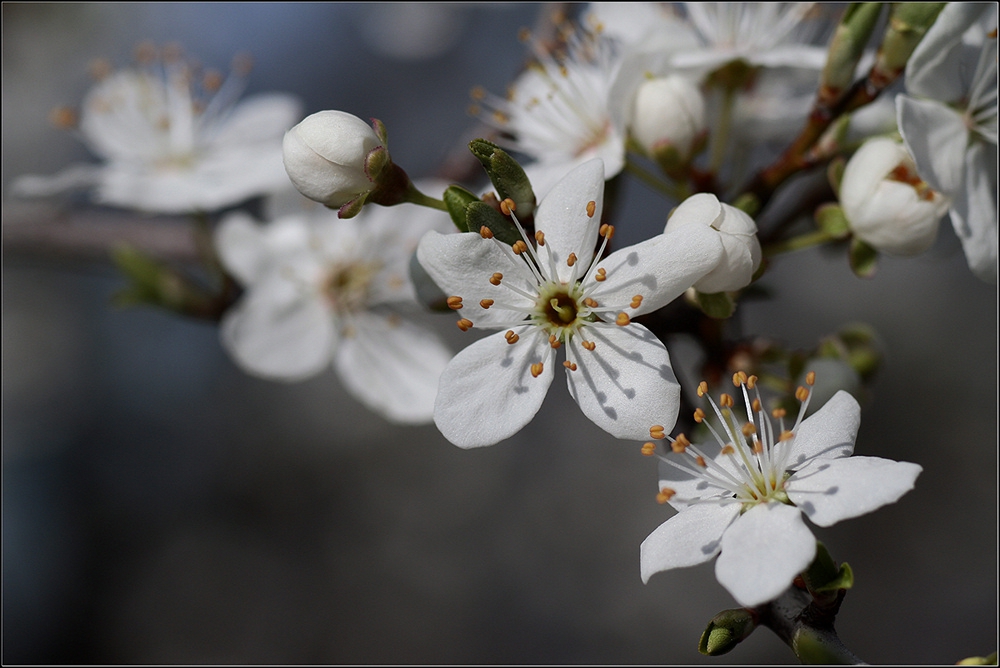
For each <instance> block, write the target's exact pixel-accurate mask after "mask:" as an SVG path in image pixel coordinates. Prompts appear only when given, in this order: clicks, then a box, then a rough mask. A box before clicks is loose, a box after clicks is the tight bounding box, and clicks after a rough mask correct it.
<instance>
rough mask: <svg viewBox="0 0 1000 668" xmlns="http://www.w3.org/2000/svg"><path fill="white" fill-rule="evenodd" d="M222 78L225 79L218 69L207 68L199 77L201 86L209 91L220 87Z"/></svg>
mask: <svg viewBox="0 0 1000 668" xmlns="http://www.w3.org/2000/svg"><path fill="white" fill-rule="evenodd" d="M224 80H225V79H224V78H223V76H222V73H221V72H219V71H218V70H209V71H207V72H205V75H204V76H203V77H202V78H201V87H202V88H204V89H205V90H207V91H208V92H209V93H214V92H215V91H217V90H219V89H220V88H222V82H223V81H224Z"/></svg>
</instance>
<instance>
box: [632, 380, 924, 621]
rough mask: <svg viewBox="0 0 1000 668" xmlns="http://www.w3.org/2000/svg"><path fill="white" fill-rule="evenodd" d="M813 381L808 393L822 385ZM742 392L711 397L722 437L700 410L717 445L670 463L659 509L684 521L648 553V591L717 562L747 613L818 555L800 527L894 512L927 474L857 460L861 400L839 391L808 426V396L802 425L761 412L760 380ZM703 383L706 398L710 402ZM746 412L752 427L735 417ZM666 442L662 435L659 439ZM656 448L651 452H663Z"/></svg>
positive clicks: (670, 458)
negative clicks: (653, 581) (663, 579)
mask: <svg viewBox="0 0 1000 668" xmlns="http://www.w3.org/2000/svg"><path fill="white" fill-rule="evenodd" d="M814 378H815V377H814V375H812V374H809V375H807V385H808V384H811V382H812V381H813V380H814ZM733 383H734V385H736V386H737V387H739V388H740V394H742V397H741V396H739V394H738V395H737V397H736V400H735V401H734V399H733V397H732V396H731V395H728V394H723V395H722V396H721V397H720V400H719V403H718V404H716V403H715V402H714V401H712V400H711V398H709V401H710V403H711V407H712V409H713V412H714V413H715V415H716V417H717V418H718V419H719V421H720V422H721V425H720V427H719V428H715V427H712V426H711V425H710V424H709V423H708V422H707V421H706V418H707V415H706V413H705V411H703V410H702V409H697V410H696V411H695V420H696V421H697V422H700V423H703V424H705V425H706V426H708V428H709V430H710V432H711V433H712V436H713V437H714V438H715V440H716V441H717V445H714V446H696V445H692V444H691V443H690V441H688V439H687V438H686V437H685V436H684V435H683V434H680V435H678V436H677V437H676V438H673V439H669V440H670V442H671V452H669V453H667V455H665V456H661V457H660V460H661V464H660V478H661V480H660V494H659V497H658V499H659V500H660V501H661V502H669V503H670V504H671V505H672V506H673V507H674V508H675V509H677V510H678V511H679V512H678V513H677V514H676V515H674V516H673V517H671V518H670V519H669V520H667V521H666V522H664V523H663V524H662V525H660V527H659V528H658V529H656V530H655V531H653V533H651V534H650V535H649V537H647V538H646V540H645V541H643V543H642V547H641V574H642V579H643V582H647V581H648V580H649V578H650V576H651V575H653V574H654V573H657V572H659V571H664V570H669V569H672V568H681V567H685V566H694V565H696V564H700V563H704V562H706V561H709V560H711V559H712V558H714V557H715V556H716V555H718V556H719V558H718V560H717V561H716V564H715V574H716V577H717V578H718V580H719V583H720V584H722V586H723V587H725V588H726V589H727V590H728V591H729V593H730V594H732V595H733V597H734V598H735V599H736V600H737V601H738V602H739V603H740V605H743V606H747V607H752V606H756V605H761V604H763V603H766V602H767V601H770V600H773V599H774V598H777V597H778V596H779V595H780V594H781V593H782V592H783V591H784V590H785V589H787V588H788V586H789V585H791V583H792V580H793V579H794V578H795V576H796V575H797V574H798V573H800V572H802V571H803V570H805V569H806V567H808V566H809V564H810V563H811V562H812V560H813V558H814V556H815V554H816V539H815V538H814V537H813V534H812V532H811V531H810V530H809V528H808V527H807V526H806V524H805V522H803V520H802V515H803V514H805V515H806V516H807V517H808V518H809V519H810V520H812V522H813V523H814V524H817V525H819V526H823V527H825V526H830V525H832V524H836V523H837V522H839V521H840V520H844V519H848V518H851V517H857V516H859V515H864V514H866V513H869V512H871V511H873V510H875V509H877V508H880V507H882V506H884V505H886V504H889V503H894V502H896V501H897V500H898V499H899V498H900V497H901V496H902V495H903V494H905V493H906V492H908V491H909V490H910V489H912V488H913V484H914V481H915V480H916V478H917V475H918V474H919V473H920V471H921V467H920V466H918V465H917V464H911V463H908V462H895V461H892V460H889V459H882V458H879V457H852V456H851V455H852V454H853V452H854V441H855V439H856V437H857V432H858V427H859V426H860V423H861V409H860V406H858V402H857V401H856V400H855V399H854V397H852V396H851V395H850V394H848V393H847V392H844V391H840V392H838V393H837V394H836V395H834V397H833V398H832V399H831V400H830V401H829V402H827V404H826V405H824V406H823V407H822V408H821V409H820V410H818V411H817V412H816V413H815V414H814V415H811V416H810V417H808V418H806V419H803V417H804V415H805V413H806V408H807V406H808V402H809V394H810V391H809V389H808V388H807V387H805V386H801V387H799V389H798V391H797V392H796V397H797V398H798V400H799V401H800V402H801V406H800V410H799V414H798V416H797V417H796V419H795V422H794V423H793V424H792V425H790V426H789V425H786V423H785V420H784V412H783V411H781V410H777V409H776V410H775V411H774V412H773V413H772V416H773V417H774V418H776V419H777V424H774V423H773V422H772V421H771V420H770V419H769V418H768V416H767V414H766V413H765V412H764V410H763V408H762V406H761V397H760V392H759V390H758V389H757V388H756V377H754V376H749V377H748V376H747V375H746V374H744V373H742V372H740V373H737V374H736V375H735V376H734V377H733ZM707 390H708V388H707V385H706V384H705V383H704V382H703V383H702V384H701V385H700V386H699V388H698V394H699V395H700V396H704V395H705V394H707ZM740 400H742V402H743V403H744V404H745V406H746V415H747V416H748V417H747V419H746V421H743V418H742V417H740V416H737V413H736V411H735V410H734V408H733V407H734V404H735V402H736V401H740ZM651 435H652V437H653V438H662V437H663V433H662V431H661V432H660V433H652V432H651ZM654 451H655V446H654V445H653V443H647V444H646V445H645V446H644V447H643V452H644V453H646V454H653V453H654Z"/></svg>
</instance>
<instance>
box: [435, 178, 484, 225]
mask: <svg viewBox="0 0 1000 668" xmlns="http://www.w3.org/2000/svg"><path fill="white" fill-rule="evenodd" d="M441 199H442V200H444V205H445V206H446V207H447V208H448V213H449V215H451V220H452V222H453V223H455V227H457V228H458V230H459V232H478V231H479V228H478V227H477V228H476V229H474V230H473V229H469V225H468V221H467V219H466V207H468V206H469V205H470V204H472V203H473V202H479V201H480V199H479V198H478V197H476V196H475V195H474V194H473V193H471V192H469V191H468V190H466V189H465V188H463V187H462V186H454V185H453V186H448V187H447V188H446V189H445V191H444V194H443V195H441Z"/></svg>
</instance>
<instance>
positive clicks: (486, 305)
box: [479, 299, 493, 308]
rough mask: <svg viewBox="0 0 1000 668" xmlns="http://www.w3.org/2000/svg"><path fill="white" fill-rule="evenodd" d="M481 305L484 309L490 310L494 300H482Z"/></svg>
mask: <svg viewBox="0 0 1000 668" xmlns="http://www.w3.org/2000/svg"><path fill="white" fill-rule="evenodd" d="M479 305H480V306H482V307H483V308H489V307H491V306H493V300H492V299H480V300H479Z"/></svg>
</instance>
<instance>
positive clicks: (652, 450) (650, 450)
mask: <svg viewBox="0 0 1000 668" xmlns="http://www.w3.org/2000/svg"><path fill="white" fill-rule="evenodd" d="M642 454H644V455H646V456H647V457H651V456H653V455H655V454H656V444H655V443H643V444H642Z"/></svg>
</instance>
